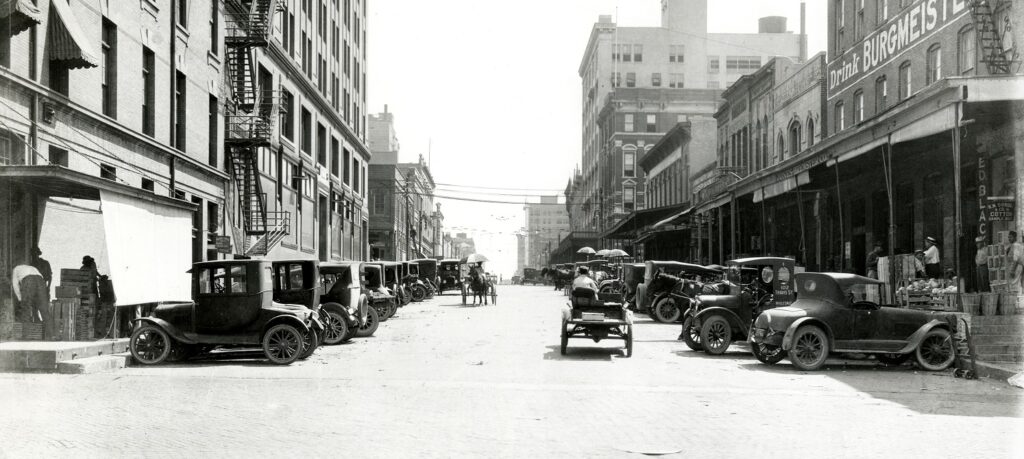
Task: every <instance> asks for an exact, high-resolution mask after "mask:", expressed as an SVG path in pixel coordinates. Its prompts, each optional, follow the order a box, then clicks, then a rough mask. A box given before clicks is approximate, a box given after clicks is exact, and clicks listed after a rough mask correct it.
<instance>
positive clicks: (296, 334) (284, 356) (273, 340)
mask: <svg viewBox="0 0 1024 459" xmlns="http://www.w3.org/2000/svg"><path fill="white" fill-rule="evenodd" d="M302 335H303V333H302V332H300V331H299V329H297V328H295V327H294V326H292V325H288V324H277V325H274V326H273V327H270V330H267V332H266V333H265V334H264V335H263V353H264V354H265V355H266V356H267V360H270V362H271V363H274V364H277V365H288V364H290V363H292V362H294V361H295V359H298V358H299V355H300V354H302V351H303V346H302V343H303V340H304V337H303V336H302Z"/></svg>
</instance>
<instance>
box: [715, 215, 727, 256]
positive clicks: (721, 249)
mask: <svg viewBox="0 0 1024 459" xmlns="http://www.w3.org/2000/svg"><path fill="white" fill-rule="evenodd" d="M715 213H716V214H718V259H719V260H720V261H721V262H722V263H725V235H724V234H722V233H723V232H724V231H725V228H724V226H725V222H723V221H722V220H724V217H722V208H721V207H719V208H717V209H715Z"/></svg>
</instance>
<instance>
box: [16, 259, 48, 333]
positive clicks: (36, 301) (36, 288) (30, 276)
mask: <svg viewBox="0 0 1024 459" xmlns="http://www.w3.org/2000/svg"><path fill="white" fill-rule="evenodd" d="M30 263H31V261H29V262H26V263H22V264H20V265H17V266H15V267H14V271H13V272H12V274H11V286H12V287H13V289H14V297H15V298H16V299H17V300H18V309H17V310H16V312H15V320H17V321H18V322H21V323H33V322H37V321H38V320H42V322H43V339H44V340H51V339H53V320H52V318H51V317H50V291H49V289H47V288H46V281H45V280H44V279H43V275H42V273H40V272H39V270H38V269H36V267H35V266H32V265H31V264H30Z"/></svg>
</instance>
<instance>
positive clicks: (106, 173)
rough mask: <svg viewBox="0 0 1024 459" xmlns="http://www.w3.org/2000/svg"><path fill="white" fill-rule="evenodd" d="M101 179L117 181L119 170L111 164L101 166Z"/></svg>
mask: <svg viewBox="0 0 1024 459" xmlns="http://www.w3.org/2000/svg"><path fill="white" fill-rule="evenodd" d="M100 178H102V179H107V180H110V181H116V180H117V168H116V167H114V166H111V165H110V164H102V163H101V164H100Z"/></svg>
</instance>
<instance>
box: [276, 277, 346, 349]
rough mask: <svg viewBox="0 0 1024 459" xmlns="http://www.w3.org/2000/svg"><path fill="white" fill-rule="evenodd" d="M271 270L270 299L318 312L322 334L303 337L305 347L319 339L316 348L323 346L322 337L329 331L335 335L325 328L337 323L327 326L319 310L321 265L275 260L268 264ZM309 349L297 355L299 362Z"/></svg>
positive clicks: (335, 325)
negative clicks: (272, 275) (271, 296)
mask: <svg viewBox="0 0 1024 459" xmlns="http://www.w3.org/2000/svg"><path fill="white" fill-rule="evenodd" d="M271 268H272V269H273V271H274V295H273V300H274V301H275V302H277V303H283V304H301V305H303V306H305V307H306V308H307V309H310V310H313V311H317V312H318V317H319V319H320V322H321V323H322V324H323V325H324V330H323V332H322V333H316V334H309V335H307V336H306V341H307V343H306V344H311V343H310V342H309V341H310V340H311V339H312V338H318V339H319V340H320V342H319V343H317V345H320V344H324V341H323V340H324V338H325V337H326V336H327V335H328V333H329V332H331V333H332V334H336V333H337V330H334V331H332V330H330V329H328V325H330V326H333V327H335V328H337V327H338V325H337V324H333V323H328V322H327V320H326V318H325V314H323V311H322V310H321V309H320V295H321V293H323V290H322V289H321V288H320V282H319V281H320V278H319V272H320V263H319V262H318V261H316V260H278V261H274V262H272V263H271ZM311 354H312V349H310V350H309V351H308V352H307V353H304V354H303V355H302V356H300V357H299V358H300V359H304V358H307V357H309V356H310V355H311Z"/></svg>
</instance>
